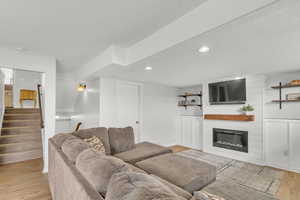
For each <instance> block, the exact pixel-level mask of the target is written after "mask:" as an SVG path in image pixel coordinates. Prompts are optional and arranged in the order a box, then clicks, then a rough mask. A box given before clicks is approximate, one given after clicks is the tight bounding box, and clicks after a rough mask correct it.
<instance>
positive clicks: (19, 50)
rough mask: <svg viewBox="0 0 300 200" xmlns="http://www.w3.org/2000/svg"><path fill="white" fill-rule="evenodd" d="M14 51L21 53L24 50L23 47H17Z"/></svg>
mask: <svg viewBox="0 0 300 200" xmlns="http://www.w3.org/2000/svg"><path fill="white" fill-rule="evenodd" d="M16 51H18V52H22V51H25V48H24V47H17V48H16Z"/></svg>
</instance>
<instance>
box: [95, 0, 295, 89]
mask: <svg viewBox="0 0 300 200" xmlns="http://www.w3.org/2000/svg"><path fill="white" fill-rule="evenodd" d="M299 11H300V2H299V1H296V0H287V1H285V0H282V1H280V2H279V3H277V4H275V5H272V6H270V7H268V8H265V9H263V10H260V11H258V12H255V13H253V14H251V15H249V16H245V17H243V18H240V19H238V20H236V21H234V22H232V23H230V24H227V25H224V26H222V27H219V28H217V29H215V30H212V31H209V32H207V33H205V34H202V35H199V36H198V37H196V38H193V39H190V40H188V41H186V42H183V43H181V44H179V45H176V46H174V47H172V48H170V49H168V50H165V51H163V52H161V53H159V54H157V55H154V56H152V57H150V58H147V59H144V60H143V61H140V62H138V63H135V64H133V65H130V66H126V67H124V66H111V67H107V68H105V69H103V70H102V71H101V74H102V75H103V76H113V77H117V78H122V79H127V80H134V81H143V82H155V83H161V84H166V85H171V86H179V87H180V86H188V85H195V84H199V83H201V82H202V81H204V80H208V79H213V78H218V77H224V76H234V75H236V76H241V75H243V74H257V73H270V72H279V71H294V70H300V56H299V52H300V45H299V44H300V12H299ZM203 44H205V45H208V46H209V47H211V52H210V53H208V54H207V55H200V54H199V53H198V49H199V47H200V46H201V45H203ZM149 65H150V66H151V67H152V68H153V70H152V71H145V70H144V68H145V66H149Z"/></svg>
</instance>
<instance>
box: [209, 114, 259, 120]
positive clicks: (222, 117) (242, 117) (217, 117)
mask: <svg viewBox="0 0 300 200" xmlns="http://www.w3.org/2000/svg"><path fill="white" fill-rule="evenodd" d="M204 119H208V120H229V121H244V122H246V121H248V122H249V121H254V119H255V117H254V115H220V114H207V115H204Z"/></svg>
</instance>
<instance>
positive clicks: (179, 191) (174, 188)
mask: <svg viewBox="0 0 300 200" xmlns="http://www.w3.org/2000/svg"><path fill="white" fill-rule="evenodd" d="M151 176H152V177H154V178H155V179H157V180H159V181H160V182H161V183H162V184H164V185H166V186H168V187H169V188H170V189H171V190H172V191H173V192H174V193H175V194H177V195H178V196H181V197H183V198H185V199H191V198H192V194H191V193H189V192H187V191H185V190H184V189H182V188H180V187H178V186H176V185H174V184H172V183H170V182H168V181H166V180H164V179H162V178H160V177H158V176H155V175H154V174H151Z"/></svg>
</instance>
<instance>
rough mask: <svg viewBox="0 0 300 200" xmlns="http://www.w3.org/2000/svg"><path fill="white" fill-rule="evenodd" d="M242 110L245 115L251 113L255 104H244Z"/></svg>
mask: <svg viewBox="0 0 300 200" xmlns="http://www.w3.org/2000/svg"><path fill="white" fill-rule="evenodd" d="M241 111H242V112H243V114H244V115H248V114H249V113H251V112H252V111H254V108H253V106H251V105H250V104H248V105H247V106H243V107H242V108H241Z"/></svg>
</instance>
